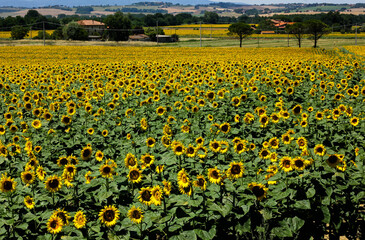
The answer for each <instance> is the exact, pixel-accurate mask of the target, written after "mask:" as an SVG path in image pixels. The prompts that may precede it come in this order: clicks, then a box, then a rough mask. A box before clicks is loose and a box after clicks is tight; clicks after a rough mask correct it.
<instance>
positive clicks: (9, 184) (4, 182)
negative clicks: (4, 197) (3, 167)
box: [0, 173, 16, 193]
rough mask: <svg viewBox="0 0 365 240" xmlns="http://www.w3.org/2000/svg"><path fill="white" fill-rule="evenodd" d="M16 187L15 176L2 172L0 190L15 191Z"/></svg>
mask: <svg viewBox="0 0 365 240" xmlns="http://www.w3.org/2000/svg"><path fill="white" fill-rule="evenodd" d="M15 187H16V182H15V181H14V179H13V178H11V177H8V175H7V173H5V174H1V179H0V191H1V192H3V193H7V192H14V191H15Z"/></svg>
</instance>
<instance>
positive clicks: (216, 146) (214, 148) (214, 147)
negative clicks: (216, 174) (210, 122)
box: [209, 139, 221, 152]
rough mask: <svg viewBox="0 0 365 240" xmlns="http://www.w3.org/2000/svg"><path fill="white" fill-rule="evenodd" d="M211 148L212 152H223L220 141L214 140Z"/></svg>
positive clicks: (210, 145) (210, 144)
mask: <svg viewBox="0 0 365 240" xmlns="http://www.w3.org/2000/svg"><path fill="white" fill-rule="evenodd" d="M209 148H210V150H211V151H212V152H219V151H220V150H221V143H220V141H217V140H215V139H214V140H213V141H210V143H209Z"/></svg>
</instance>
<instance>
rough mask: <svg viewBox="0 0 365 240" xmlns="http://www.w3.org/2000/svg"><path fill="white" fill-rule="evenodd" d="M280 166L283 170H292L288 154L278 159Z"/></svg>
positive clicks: (291, 161)
mask: <svg viewBox="0 0 365 240" xmlns="http://www.w3.org/2000/svg"><path fill="white" fill-rule="evenodd" d="M280 167H281V169H283V170H284V171H285V172H290V171H292V170H293V160H292V158H291V157H288V156H284V157H283V158H282V159H281V160H280Z"/></svg>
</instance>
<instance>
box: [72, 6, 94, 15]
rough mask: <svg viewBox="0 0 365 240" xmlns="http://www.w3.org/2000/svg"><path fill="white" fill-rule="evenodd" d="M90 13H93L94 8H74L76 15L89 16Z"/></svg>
mask: <svg viewBox="0 0 365 240" xmlns="http://www.w3.org/2000/svg"><path fill="white" fill-rule="evenodd" d="M92 11H94V8H93V7H90V6H81V7H77V8H76V13H79V14H90V13H91V12H92Z"/></svg>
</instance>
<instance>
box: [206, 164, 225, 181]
mask: <svg viewBox="0 0 365 240" xmlns="http://www.w3.org/2000/svg"><path fill="white" fill-rule="evenodd" d="M208 179H209V182H211V183H216V184H219V183H220V182H221V181H222V177H221V174H220V170H219V169H218V168H217V167H215V168H209V169H208Z"/></svg>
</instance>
